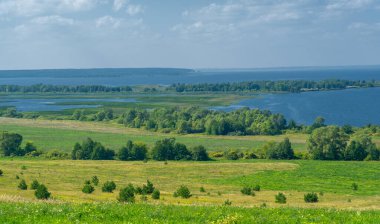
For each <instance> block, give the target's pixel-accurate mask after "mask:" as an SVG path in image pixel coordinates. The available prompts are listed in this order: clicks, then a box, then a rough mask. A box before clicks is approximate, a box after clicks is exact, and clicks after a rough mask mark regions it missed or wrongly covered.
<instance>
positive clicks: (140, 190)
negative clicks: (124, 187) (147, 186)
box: [135, 187, 143, 194]
mask: <svg viewBox="0 0 380 224" xmlns="http://www.w3.org/2000/svg"><path fill="white" fill-rule="evenodd" d="M135 193H136V194H143V189H142V188H141V187H136V188H135Z"/></svg>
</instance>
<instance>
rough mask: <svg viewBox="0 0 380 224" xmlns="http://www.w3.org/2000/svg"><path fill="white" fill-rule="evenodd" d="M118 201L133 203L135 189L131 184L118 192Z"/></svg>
mask: <svg viewBox="0 0 380 224" xmlns="http://www.w3.org/2000/svg"><path fill="white" fill-rule="evenodd" d="M117 200H118V201H120V202H127V203H134V202H135V189H134V187H133V185H132V184H129V185H128V186H127V187H125V188H123V189H121V190H120V192H119V197H118V199H117Z"/></svg>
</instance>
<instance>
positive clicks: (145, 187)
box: [142, 180, 154, 194]
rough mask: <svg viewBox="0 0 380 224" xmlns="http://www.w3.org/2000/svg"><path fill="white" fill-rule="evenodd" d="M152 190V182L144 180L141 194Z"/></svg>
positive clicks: (149, 192)
mask: <svg viewBox="0 0 380 224" xmlns="http://www.w3.org/2000/svg"><path fill="white" fill-rule="evenodd" d="M153 191H154V186H153V183H152V182H150V181H149V180H147V181H146V185H145V184H144V185H143V187H142V193H143V194H152V193H153Z"/></svg>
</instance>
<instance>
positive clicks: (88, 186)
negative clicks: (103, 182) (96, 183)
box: [82, 184, 95, 194]
mask: <svg viewBox="0 0 380 224" xmlns="http://www.w3.org/2000/svg"><path fill="white" fill-rule="evenodd" d="M94 191H95V188H94V187H93V186H92V185H91V184H85V185H84V186H83V188H82V192H83V193H85V194H91V193H92V192H94Z"/></svg>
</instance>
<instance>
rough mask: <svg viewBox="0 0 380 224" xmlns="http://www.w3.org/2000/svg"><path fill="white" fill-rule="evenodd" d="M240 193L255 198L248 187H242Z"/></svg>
mask: <svg viewBox="0 0 380 224" xmlns="http://www.w3.org/2000/svg"><path fill="white" fill-rule="evenodd" d="M240 192H241V193H242V194H244V195H252V196H255V192H253V190H252V188H250V187H243V188H242V189H241V190H240Z"/></svg>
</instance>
